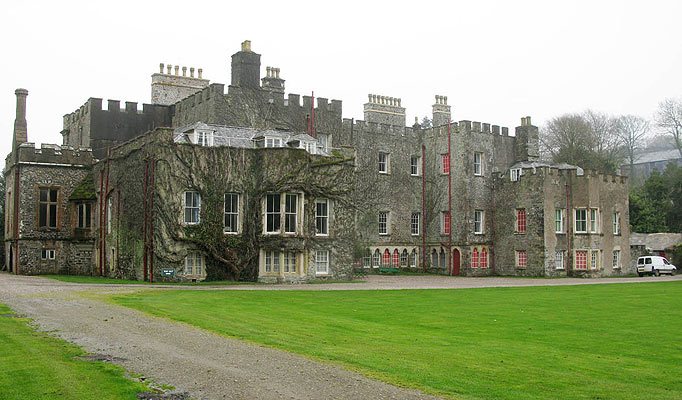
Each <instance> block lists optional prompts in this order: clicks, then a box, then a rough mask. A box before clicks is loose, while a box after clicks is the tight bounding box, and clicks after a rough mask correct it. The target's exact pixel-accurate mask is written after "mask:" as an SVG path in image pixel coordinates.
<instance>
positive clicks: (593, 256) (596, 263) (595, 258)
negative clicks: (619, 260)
mask: <svg viewBox="0 0 682 400" xmlns="http://www.w3.org/2000/svg"><path fill="white" fill-rule="evenodd" d="M599 253H600V252H599V250H592V251H591V252H590V268H592V269H599V268H600V267H601V257H600V256H599Z"/></svg>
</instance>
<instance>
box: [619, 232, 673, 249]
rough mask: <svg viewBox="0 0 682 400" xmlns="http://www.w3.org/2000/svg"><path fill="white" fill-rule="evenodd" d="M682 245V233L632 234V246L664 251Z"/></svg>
mask: <svg viewBox="0 0 682 400" xmlns="http://www.w3.org/2000/svg"><path fill="white" fill-rule="evenodd" d="M680 243H682V233H631V234H630V246H644V247H645V248H646V249H648V250H651V251H662V250H666V249H669V248H671V247H673V246H675V245H677V244H680Z"/></svg>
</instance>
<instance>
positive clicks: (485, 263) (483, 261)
mask: <svg viewBox="0 0 682 400" xmlns="http://www.w3.org/2000/svg"><path fill="white" fill-rule="evenodd" d="M479 258H480V260H479V263H480V264H481V268H488V250H486V248H485V247H483V248H482V249H481V255H480V256H479Z"/></svg>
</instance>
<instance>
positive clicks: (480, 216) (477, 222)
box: [474, 210, 485, 235]
mask: <svg viewBox="0 0 682 400" xmlns="http://www.w3.org/2000/svg"><path fill="white" fill-rule="evenodd" d="M484 229H485V211H483V210H475V211H474V233H475V234H476V235H482V234H483V232H484Z"/></svg>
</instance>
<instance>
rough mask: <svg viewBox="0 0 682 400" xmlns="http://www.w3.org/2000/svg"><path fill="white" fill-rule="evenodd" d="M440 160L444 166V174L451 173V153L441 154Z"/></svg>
mask: <svg viewBox="0 0 682 400" xmlns="http://www.w3.org/2000/svg"><path fill="white" fill-rule="evenodd" d="M440 162H441V166H442V167H443V169H442V171H443V173H444V174H449V173H450V154H441V155H440Z"/></svg>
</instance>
